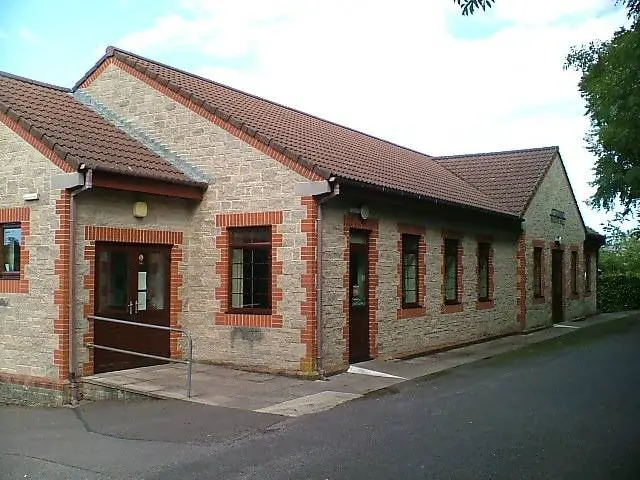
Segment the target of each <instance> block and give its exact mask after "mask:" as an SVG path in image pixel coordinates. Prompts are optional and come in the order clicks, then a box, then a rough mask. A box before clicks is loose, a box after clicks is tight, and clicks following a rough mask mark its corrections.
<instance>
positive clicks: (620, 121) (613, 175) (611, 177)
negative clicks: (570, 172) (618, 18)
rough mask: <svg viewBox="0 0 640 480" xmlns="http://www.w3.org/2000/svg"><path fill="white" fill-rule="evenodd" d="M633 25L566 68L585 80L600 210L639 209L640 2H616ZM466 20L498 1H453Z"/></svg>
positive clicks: (577, 53)
mask: <svg viewBox="0 0 640 480" xmlns="http://www.w3.org/2000/svg"><path fill="white" fill-rule="evenodd" d="M614 2H615V3H616V4H619V5H623V6H624V7H625V8H626V10H627V17H628V18H629V19H630V20H631V21H632V25H631V26H630V27H628V28H621V29H620V30H618V31H617V32H616V33H615V34H614V36H613V38H612V39H610V40H608V41H606V42H599V41H594V42H591V43H589V44H587V45H582V46H580V47H573V48H572V49H571V51H570V53H569V55H568V56H567V60H566V63H565V68H570V69H574V70H577V71H579V72H580V73H581V74H582V78H581V79H580V83H579V89H580V94H581V95H582V97H583V98H584V100H585V101H586V104H587V115H588V116H589V120H590V122H591V127H590V130H589V132H588V133H587V135H586V137H585V140H586V142H587V149H588V150H589V151H590V152H591V153H593V154H594V155H595V157H596V165H595V171H594V174H595V175H594V181H593V182H592V186H594V187H596V193H595V194H594V195H593V197H592V198H591V199H590V203H591V205H592V206H593V207H595V208H603V209H605V210H614V209H615V208H616V207H617V206H618V204H621V205H622V207H623V212H622V215H623V216H625V215H628V214H630V213H632V212H633V211H634V210H636V209H637V208H638V207H639V206H640V0H614ZM454 3H456V4H457V5H459V6H460V8H461V10H462V14H463V15H473V14H474V13H475V12H476V11H479V10H483V11H485V10H487V9H488V8H491V7H492V6H493V5H494V4H495V3H496V0H454Z"/></svg>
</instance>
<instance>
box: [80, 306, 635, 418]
mask: <svg viewBox="0 0 640 480" xmlns="http://www.w3.org/2000/svg"><path fill="white" fill-rule="evenodd" d="M635 313H638V312H621V313H614V314H601V315H596V316H593V317H590V318H588V319H585V320H581V321H573V322H563V323H562V324H557V325H555V326H554V327H552V328H546V329H544V330H539V331H535V332H531V333H526V334H516V335H512V336H508V337H503V338H499V339H495V340H489V341H486V342H483V343H477V344H473V345H469V346H466V347H461V348H455V349H451V350H448V351H441V352H437V353H434V354H431V355H425V356H422V357H415V358H410V359H404V360H402V359H401V360H398V359H396V360H388V361H385V360H378V359H376V360H369V361H366V362H361V363H358V364H355V365H353V366H352V367H353V368H351V370H350V372H345V373H341V374H338V375H333V376H331V377H328V378H327V379H325V380H316V381H311V380H304V379H300V378H292V377H284V376H278V375H273V374H269V373H258V372H248V371H243V370H236V369H233V368H228V367H223V366H219V365H208V364H194V365H193V369H192V371H193V374H192V390H191V391H192V396H191V398H187V396H186V382H187V369H186V367H185V366H184V365H176V364H174V365H170V364H163V365H155V366H150V367H141V368H135V369H130V370H124V371H121V372H109V373H102V374H97V375H92V376H90V377H85V378H84V379H83V381H84V382H87V383H92V384H96V385H102V386H107V387H112V388H118V389H122V390H126V391H131V392H135V393H140V394H144V395H149V396H153V397H157V398H167V399H180V400H186V401H190V402H193V403H199V404H203V405H214V406H224V407H230V408H235V409H240V410H251V411H256V412H262V413H275V414H278V415H285V416H299V415H306V414H309V413H314V412H319V411H323V410H327V409H329V408H333V407H334V406H336V405H339V404H340V403H343V402H345V401H349V400H352V399H354V398H358V397H360V396H362V395H366V394H367V393H370V392H373V391H376V390H380V389H384V388H388V387H391V386H393V385H395V384H398V383H400V382H404V381H407V380H410V379H415V378H419V377H424V376H426V375H431V374H435V373H438V372H442V371H444V370H448V369H451V368H455V367H458V366H460V365H464V364H467V363H471V362H476V361H479V360H482V359H486V358H490V357H494V356H496V355H499V354H502V353H507V352H510V351H513V350H517V349H520V348H523V347H525V346H527V345H531V344H534V343H539V342H543V341H546V340H550V339H552V338H556V337H559V336H562V335H566V334H569V333H571V332H575V331H578V330H580V329H581V328H585V327H589V326H591V325H596V324H598V323H602V322H606V321H611V320H615V319H619V318H623V317H626V316H629V315H631V314H635Z"/></svg>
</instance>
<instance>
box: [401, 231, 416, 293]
mask: <svg viewBox="0 0 640 480" xmlns="http://www.w3.org/2000/svg"><path fill="white" fill-rule="evenodd" d="M419 244H420V237H419V236H418V235H402V272H403V280H402V296H403V298H402V302H403V304H404V305H417V304H418V275H419V272H418V246H419Z"/></svg>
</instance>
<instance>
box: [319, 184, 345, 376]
mask: <svg viewBox="0 0 640 480" xmlns="http://www.w3.org/2000/svg"><path fill="white" fill-rule="evenodd" d="M329 182H330V184H331V179H330V180H329ZM338 195H340V184H338V183H336V184H335V185H333V188H332V189H331V193H328V194H327V195H326V196H324V197H322V198H320V199H319V200H318V221H317V222H316V238H317V239H318V255H317V258H316V262H317V265H316V272H317V274H316V276H317V282H316V319H317V322H316V368H317V370H318V376H319V377H320V380H326V379H327V377H326V374H325V371H324V369H323V368H322V304H323V299H322V284H323V277H322V255H323V252H324V240H323V235H322V218H323V216H322V207H323V205H324V204H325V203H327V202H328V201H329V200H331V199H333V198H335V197H337V196H338Z"/></svg>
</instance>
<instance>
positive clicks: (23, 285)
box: [0, 276, 29, 293]
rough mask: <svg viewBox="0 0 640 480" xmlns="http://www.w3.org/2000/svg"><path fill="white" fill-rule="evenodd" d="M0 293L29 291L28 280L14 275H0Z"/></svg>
mask: <svg viewBox="0 0 640 480" xmlns="http://www.w3.org/2000/svg"><path fill="white" fill-rule="evenodd" d="M0 293H29V281H28V280H24V279H21V278H20V276H16V277H13V276H12V277H5V276H2V277H0Z"/></svg>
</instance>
